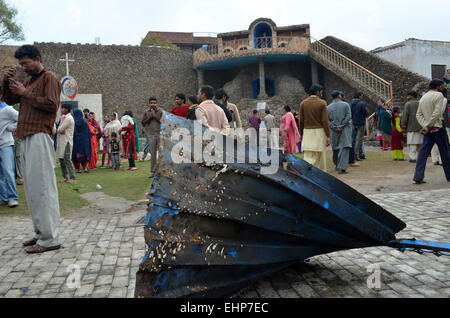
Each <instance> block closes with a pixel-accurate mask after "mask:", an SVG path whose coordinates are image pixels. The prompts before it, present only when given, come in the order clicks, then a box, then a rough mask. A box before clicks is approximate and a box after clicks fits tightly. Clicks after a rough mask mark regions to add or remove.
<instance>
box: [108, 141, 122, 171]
mask: <svg viewBox="0 0 450 318" xmlns="http://www.w3.org/2000/svg"><path fill="white" fill-rule="evenodd" d="M109 146H110V151H111V163H112V169H113V170H119V169H120V154H119V152H120V144H119V141H118V140H117V134H116V133H115V132H112V133H111V141H110V143H109Z"/></svg>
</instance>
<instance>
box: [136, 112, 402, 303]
mask: <svg viewBox="0 0 450 318" xmlns="http://www.w3.org/2000/svg"><path fill="white" fill-rule="evenodd" d="M192 125H193V123H192V122H189V121H186V120H184V119H182V118H179V117H175V116H172V115H169V114H165V115H164V120H163V128H162V143H161V151H160V154H159V163H158V173H157V175H156V178H155V180H154V182H153V185H152V189H151V190H150V193H149V199H150V204H149V212H148V216H147V220H146V227H145V240H146V243H147V246H148V253H147V255H146V257H145V259H144V261H143V262H142V264H141V266H140V270H139V272H138V274H137V283H136V295H137V297H217V296H227V295H230V294H232V293H234V292H236V291H239V290H240V289H241V288H243V287H245V286H247V285H248V284H250V283H251V282H253V281H256V280H258V279H260V278H262V277H264V276H265V275H269V274H271V273H273V272H275V271H278V270H280V269H282V268H285V267H288V266H290V265H292V264H294V263H296V262H299V261H302V260H304V259H307V258H310V257H312V256H315V255H320V254H326V253H331V252H334V251H339V250H345V249H353V248H363V247H370V246H381V245H383V246H385V245H388V243H389V242H391V241H393V240H395V234H396V233H398V232H399V231H400V230H402V229H404V228H405V227H406V225H405V224H404V223H403V222H402V221H400V220H399V219H397V218H396V217H394V216H393V215H391V214H390V213H388V212H387V211H385V210H384V209H383V208H381V207H380V206H378V205H377V204H375V203H374V202H372V201H370V200H369V199H367V198H365V197H364V196H363V195H361V194H360V193H358V192H357V191H355V190H354V189H352V188H350V187H349V186H347V185H345V184H344V183H342V182H341V181H339V180H337V179H335V178H333V177H332V176H330V175H328V174H326V173H324V172H322V171H320V170H318V169H316V168H314V167H312V166H311V165H309V164H307V163H306V162H304V161H303V160H300V159H297V158H295V157H293V156H286V157H285V156H284V155H283V154H282V153H281V152H279V151H276V155H277V156H279V159H280V166H279V168H280V169H279V170H278V172H277V173H275V174H273V175H262V174H261V173H260V170H261V167H262V165H261V164H260V163H257V164H254V163H253V164H250V163H237V162H236V160H235V161H234V162H231V163H227V164H226V165H220V166H207V165H205V164H202V163H198V164H174V163H173V161H172V156H171V155H172V154H171V151H172V149H173V146H174V142H173V141H171V138H170V137H171V133H172V132H173V131H176V130H177V129H180V128H187V129H189V130H190V131H192V130H193V126H192ZM223 138H224V139H225V140H227V137H223ZM228 141H229V140H228ZM272 151H274V150H272ZM224 155H226V154H224ZM252 156H253V154H252V153H251V152H250V149H249V147H248V145H247V146H246V148H245V158H246V159H247V161H246V162H250V159H252V158H251V157H252ZM253 159H255V158H253ZM283 161H287V162H288V163H289V164H288V169H287V170H284V169H283V167H282V163H283ZM252 162H253V161H252Z"/></svg>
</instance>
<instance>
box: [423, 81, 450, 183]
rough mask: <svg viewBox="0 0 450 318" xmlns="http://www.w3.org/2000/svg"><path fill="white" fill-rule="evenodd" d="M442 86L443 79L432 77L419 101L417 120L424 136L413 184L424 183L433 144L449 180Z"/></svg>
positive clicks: (449, 157)
mask: <svg viewBox="0 0 450 318" xmlns="http://www.w3.org/2000/svg"><path fill="white" fill-rule="evenodd" d="M444 87H445V83H444V81H442V80H440V79H433V80H432V81H431V83H430V90H429V91H428V92H427V93H426V94H425V95H424V96H423V97H422V99H421V100H420V102H419V109H418V110H417V121H418V122H419V124H420V126H421V127H422V131H421V133H422V134H423V135H425V136H424V138H423V145H422V150H421V151H420V153H419V157H418V159H417V165H416V173H415V175H414V183H415V184H422V183H425V181H424V180H423V179H424V178H425V168H426V165H427V160H428V157H429V156H430V153H431V150H432V148H433V146H434V144H437V145H438V148H439V153H440V155H441V160H442V166H443V168H444V173H445V177H446V178H447V181H449V182H450V148H449V145H448V137H447V133H446V131H445V127H444V126H443V123H444V121H443V105H444V101H445V98H444V95H443V94H442V90H443V89H444Z"/></svg>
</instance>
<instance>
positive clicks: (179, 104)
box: [171, 94, 189, 118]
mask: <svg viewBox="0 0 450 318" xmlns="http://www.w3.org/2000/svg"><path fill="white" fill-rule="evenodd" d="M175 102H176V105H175V107H174V108H172V111H171V113H172V114H174V115H175V116H179V117H183V118H186V117H187V114H188V112H189V105H188V104H186V96H184V94H177V95H176V96H175Z"/></svg>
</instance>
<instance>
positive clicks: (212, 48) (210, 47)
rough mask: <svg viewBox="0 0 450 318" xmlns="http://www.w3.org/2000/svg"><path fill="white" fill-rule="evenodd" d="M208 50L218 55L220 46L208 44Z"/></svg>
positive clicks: (211, 53)
mask: <svg viewBox="0 0 450 318" xmlns="http://www.w3.org/2000/svg"><path fill="white" fill-rule="evenodd" d="M206 51H207V52H208V53H209V54H210V55H217V54H219V46H218V45H217V44H212V45H208V47H207V48H206Z"/></svg>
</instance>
